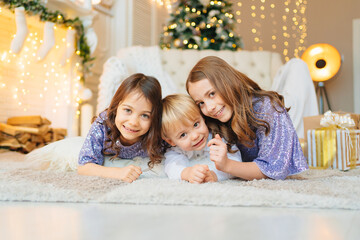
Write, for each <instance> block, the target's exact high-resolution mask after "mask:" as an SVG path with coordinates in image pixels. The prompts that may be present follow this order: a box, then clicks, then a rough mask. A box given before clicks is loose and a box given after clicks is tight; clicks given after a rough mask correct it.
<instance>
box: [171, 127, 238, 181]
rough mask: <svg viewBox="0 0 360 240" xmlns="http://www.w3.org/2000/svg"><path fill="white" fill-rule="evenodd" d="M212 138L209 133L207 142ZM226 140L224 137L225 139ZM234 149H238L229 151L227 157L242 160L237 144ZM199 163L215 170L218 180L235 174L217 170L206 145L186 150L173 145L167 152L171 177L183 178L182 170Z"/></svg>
mask: <svg viewBox="0 0 360 240" xmlns="http://www.w3.org/2000/svg"><path fill="white" fill-rule="evenodd" d="M210 139H212V135H211V134H209V137H208V139H207V142H209V141H210ZM223 141H224V139H223ZM231 149H232V150H238V151H237V152H235V153H228V154H227V157H228V158H229V159H231V160H235V161H238V162H242V159H241V153H240V151H239V149H238V148H237V147H236V145H234V146H232V148H231ZM197 164H203V165H207V166H209V169H210V171H214V172H215V174H216V176H217V178H218V181H224V180H227V179H230V178H232V177H233V176H232V175H230V174H228V173H225V172H222V171H220V170H217V169H216V167H215V163H214V162H212V161H211V160H210V148H209V147H208V146H206V147H205V148H204V149H202V150H200V151H184V150H182V149H180V148H179V147H171V148H170V149H168V150H167V151H166V153H165V163H164V168H165V173H166V175H167V176H168V177H169V178H170V179H178V180H180V179H181V173H182V171H183V170H184V169H185V168H187V167H192V166H194V165H197Z"/></svg>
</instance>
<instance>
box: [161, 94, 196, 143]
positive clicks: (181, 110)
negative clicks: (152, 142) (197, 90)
mask: <svg viewBox="0 0 360 240" xmlns="http://www.w3.org/2000/svg"><path fill="white" fill-rule="evenodd" d="M162 103H163V112H162V122H161V134H162V136H163V137H166V135H167V134H168V133H169V131H171V130H172V129H174V128H176V127H177V126H179V125H187V124H192V123H190V122H191V121H194V120H195V119H196V118H198V117H199V116H201V113H200V109H199V107H198V106H197V105H196V104H195V102H194V100H193V99H192V98H191V97H190V96H189V95H186V94H172V95H168V96H166V97H165V98H164V99H163V100H162Z"/></svg>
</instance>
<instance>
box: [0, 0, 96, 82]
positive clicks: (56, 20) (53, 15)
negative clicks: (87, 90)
mask: <svg viewBox="0 0 360 240" xmlns="http://www.w3.org/2000/svg"><path fill="white" fill-rule="evenodd" d="M0 6H5V7H7V8H8V9H10V10H15V14H16V26H17V32H16V36H15V38H14V40H13V42H12V44H11V50H12V51H13V52H14V53H18V52H20V50H21V48H22V45H23V43H24V40H25V38H26V36H27V33H28V30H27V26H26V20H25V13H27V14H29V15H39V17H40V20H41V21H45V22H46V24H45V29H44V38H45V39H44V44H43V45H42V46H41V48H40V49H39V52H38V57H39V60H41V59H42V58H44V57H45V56H46V54H47V53H48V51H49V47H50V48H51V46H52V45H53V44H52V43H53V41H52V37H53V34H52V33H53V31H52V29H51V28H50V27H49V26H50V25H55V24H56V25H58V26H62V27H67V28H68V29H74V30H75V31H76V41H77V44H76V49H75V50H76V54H77V55H78V56H79V57H80V58H81V66H82V69H81V71H82V73H83V75H85V74H86V73H87V72H89V68H90V67H91V64H90V62H91V61H93V60H94V59H95V58H93V57H91V52H90V47H89V45H88V43H87V39H86V37H85V34H86V33H85V29H84V26H83V23H82V21H81V20H80V19H79V18H78V17H76V18H74V19H67V18H66V17H65V15H64V14H63V13H61V12H60V11H50V10H49V9H47V8H46V7H45V6H44V1H41V0H0ZM14 50H15V51H14ZM68 55H70V54H68ZM82 81H84V76H83V77H82Z"/></svg>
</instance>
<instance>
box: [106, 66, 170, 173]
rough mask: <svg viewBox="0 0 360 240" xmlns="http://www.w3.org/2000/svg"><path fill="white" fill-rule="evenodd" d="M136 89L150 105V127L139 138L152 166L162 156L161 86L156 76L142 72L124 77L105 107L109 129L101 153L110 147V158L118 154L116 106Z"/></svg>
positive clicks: (159, 160)
mask: <svg viewBox="0 0 360 240" xmlns="http://www.w3.org/2000/svg"><path fill="white" fill-rule="evenodd" d="M136 91H138V92H140V93H141V94H143V95H144V97H145V98H146V99H147V100H148V101H149V102H150V103H151V105H152V111H151V116H150V119H151V125H150V129H149V131H148V132H147V133H146V134H145V135H143V136H142V138H141V144H142V147H143V149H144V150H147V152H148V155H149V158H150V161H149V162H148V166H149V167H150V168H152V167H154V165H155V164H158V163H160V162H161V160H162V157H163V152H162V149H163V147H162V145H163V143H162V139H161V114H162V104H161V99H162V96H161V86H160V83H159V82H158V80H157V79H156V78H154V77H150V76H146V75H144V74H142V73H137V74H133V75H131V76H130V77H128V78H126V79H125V80H124V81H123V82H122V83H121V85H120V87H119V88H118V89H117V91H116V93H115V95H114V97H113V98H112V100H111V103H110V105H109V107H108V108H107V119H106V120H105V124H106V126H108V128H109V129H108V131H107V132H106V135H107V137H108V140H106V144H105V145H106V146H108V147H106V148H105V149H103V154H106V153H105V150H107V149H112V150H114V151H115V152H116V155H115V156H113V157H112V159H113V158H116V157H118V156H119V154H120V147H119V146H118V145H117V144H116V141H117V140H119V141H120V135H121V133H120V131H119V129H118V128H117V127H116V125H115V117H116V113H117V108H118V106H119V104H120V103H121V102H122V101H124V99H125V98H126V97H127V96H128V95H129V93H131V92H136ZM109 143H110V144H109ZM107 155H108V154H107Z"/></svg>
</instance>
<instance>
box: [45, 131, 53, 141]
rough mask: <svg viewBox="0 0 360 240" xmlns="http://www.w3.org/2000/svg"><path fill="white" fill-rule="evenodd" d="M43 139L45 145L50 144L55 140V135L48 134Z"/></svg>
mask: <svg viewBox="0 0 360 240" xmlns="http://www.w3.org/2000/svg"><path fill="white" fill-rule="evenodd" d="M43 138H44V141H45V143H49V142H51V140H52V138H53V133H52V132H48V133H46V134H45V135H43Z"/></svg>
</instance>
